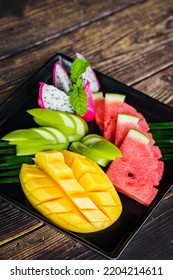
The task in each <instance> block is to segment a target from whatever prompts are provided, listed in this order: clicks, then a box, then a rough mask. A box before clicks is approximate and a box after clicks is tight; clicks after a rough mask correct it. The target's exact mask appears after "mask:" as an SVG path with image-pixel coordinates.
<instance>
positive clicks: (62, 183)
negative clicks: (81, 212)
mask: <svg viewBox="0 0 173 280" xmlns="http://www.w3.org/2000/svg"><path fill="white" fill-rule="evenodd" d="M57 184H58V185H59V187H60V188H62V189H63V191H64V192H65V193H66V194H67V195H73V194H76V193H77V194H78V193H79V194H80V193H84V192H85V189H84V188H83V187H82V186H81V185H80V184H79V183H78V181H77V180H76V179H75V178H72V179H63V180H57Z"/></svg>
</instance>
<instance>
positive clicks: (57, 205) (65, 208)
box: [43, 197, 75, 213]
mask: <svg viewBox="0 0 173 280" xmlns="http://www.w3.org/2000/svg"><path fill="white" fill-rule="evenodd" d="M43 205H44V206H45V207H46V208H47V209H49V210H50V211H51V212H52V213H61V212H62V213H64V212H69V211H72V210H74V209H75V206H74V204H73V203H72V202H71V201H70V199H69V198H67V197H62V198H59V199H55V200H51V201H46V202H44V203H43Z"/></svg>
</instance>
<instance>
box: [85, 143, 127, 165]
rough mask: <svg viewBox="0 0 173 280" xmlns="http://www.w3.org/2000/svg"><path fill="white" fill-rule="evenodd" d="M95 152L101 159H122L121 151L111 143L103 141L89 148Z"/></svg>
mask: <svg viewBox="0 0 173 280" xmlns="http://www.w3.org/2000/svg"><path fill="white" fill-rule="evenodd" d="M88 148H90V149H91V150H92V151H93V152H98V153H99V154H100V156H101V157H103V158H106V159H109V160H114V159H115V158H116V157H122V154H121V151H120V150H119V149H118V147H117V146H115V145H114V144H112V143H111V142H109V141H105V140H101V141H98V142H96V143H93V144H91V145H89V146H88Z"/></svg>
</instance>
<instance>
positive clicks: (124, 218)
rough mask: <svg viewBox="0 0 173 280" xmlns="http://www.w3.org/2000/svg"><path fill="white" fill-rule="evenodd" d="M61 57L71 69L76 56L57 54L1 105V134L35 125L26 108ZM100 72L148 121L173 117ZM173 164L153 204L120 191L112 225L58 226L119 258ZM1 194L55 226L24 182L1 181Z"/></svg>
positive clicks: (106, 86) (171, 176)
mask: <svg viewBox="0 0 173 280" xmlns="http://www.w3.org/2000/svg"><path fill="white" fill-rule="evenodd" d="M57 60H59V61H60V62H61V64H62V65H63V66H64V67H65V68H66V69H67V71H69V70H70V66H71V63H72V59H70V58H68V57H66V56H64V55H62V54H57V55H55V56H54V57H53V58H51V59H50V61H49V62H48V63H46V64H45V65H44V66H43V67H42V68H41V69H40V70H39V71H38V72H37V73H36V74H34V75H33V76H32V77H31V78H30V79H29V80H28V81H27V82H26V83H25V84H24V85H23V86H22V87H21V88H19V89H18V90H17V91H16V92H15V93H14V94H13V95H12V96H11V97H10V98H9V99H7V100H6V101H5V102H4V103H3V104H2V105H1V107H0V137H2V136H3V135H5V134H6V133H8V132H10V131H12V130H14V129H19V128H26V127H30V126H32V125H33V120H32V117H31V116H30V115H29V114H27V113H26V110H27V109H30V108H34V107H38V105H37V98H38V88H39V82H41V81H44V82H46V83H50V84H51V83H52V69H53V65H54V63H55V61H57ZM96 75H97V77H98V79H99V81H100V84H101V90H102V91H103V92H118V93H123V94H125V95H126V101H127V102H128V103H129V104H131V105H133V106H134V107H135V108H136V109H137V110H138V111H140V112H141V113H142V114H144V116H145V117H146V119H147V121H173V109H172V108H170V107H169V106H167V105H164V104H162V103H161V102H159V101H157V100H155V99H153V98H151V97H149V96H147V95H145V94H143V93H141V92H140V91H138V90H135V89H133V88H132V87H129V86H126V85H124V84H122V83H120V82H118V81H116V80H114V79H111V78H109V77H108V76H106V75H103V74H101V73H99V72H97V71H96ZM97 129H98V128H97V127H96V125H95V124H94V123H91V124H90V131H92V132H97ZM172 166H173V161H167V162H166V163H165V171H164V176H163V179H162V181H161V183H160V185H159V187H158V189H159V192H158V195H157V197H156V198H155V200H154V201H153V202H152V204H151V205H150V207H145V206H143V205H141V204H139V203H137V202H135V201H133V200H132V199H130V198H128V197H126V196H124V195H122V194H120V197H121V200H122V204H123V213H122V215H121V217H120V218H119V220H118V221H117V222H116V223H114V224H113V225H112V226H111V227H109V228H107V229H105V230H103V231H100V232H97V233H92V234H77V233H72V232H70V231H65V230H63V229H61V228H59V227H57V226H55V228H56V229H58V230H60V231H62V232H64V233H66V234H68V235H70V236H71V237H73V238H75V239H77V240H78V241H80V242H82V243H84V244H85V245H87V246H89V247H90V248H92V249H94V250H96V251H97V252H100V253H102V254H103V255H105V256H107V257H108V258H118V256H119V255H120V253H121V252H122V250H123V249H124V248H125V246H126V245H127V244H128V242H129V241H130V240H131V238H132V237H133V236H134V235H135V234H136V233H137V231H138V230H139V228H140V227H141V225H142V224H143V223H144V222H145V220H146V219H147V218H148V217H149V215H150V214H151V212H152V211H153V210H154V209H155V207H156V206H157V205H158V204H159V202H160V201H161V199H162V198H163V196H164V195H165V194H166V193H167V192H168V190H169V189H170V187H171V185H172V183H173V173H172ZM0 195H1V196H2V197H3V198H5V199H6V200H8V201H10V202H12V203H14V204H15V205H17V206H18V207H19V208H21V209H23V210H25V211H26V212H28V213H30V214H31V215H33V216H34V217H37V218H40V219H42V220H43V221H45V222H46V223H48V224H50V225H52V226H54V225H53V224H52V223H51V222H50V221H48V220H47V219H46V218H44V217H43V216H42V215H40V214H39V213H38V212H37V211H36V210H35V209H34V208H33V207H32V206H31V205H30V204H29V203H28V201H27V200H26V198H25V196H24V194H23V192H22V189H21V186H20V184H14V185H0Z"/></svg>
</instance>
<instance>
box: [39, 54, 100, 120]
mask: <svg viewBox="0 0 173 280" xmlns="http://www.w3.org/2000/svg"><path fill="white" fill-rule="evenodd" d="M52 76H53V85H48V84H46V83H43V82H41V83H40V87H39V96H38V104H39V106H40V107H41V108H46V109H52V110H58V111H63V112H70V113H73V112H74V111H75V112H76V113H77V114H78V115H80V116H82V118H83V119H84V120H86V121H87V122H89V121H93V120H94V102H93V97H92V92H93V91H98V90H99V89H100V84H99V82H98V80H97V77H96V75H95V73H94V71H93V70H92V68H91V66H90V65H89V63H88V61H87V60H86V59H85V58H84V57H83V56H82V55H81V54H79V53H76V59H75V60H74V62H73V63H72V66H71V70H70V74H68V73H67V71H66V70H65V68H64V67H63V66H62V65H61V63H60V62H59V61H57V62H55V64H54V67H53V73H52Z"/></svg>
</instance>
